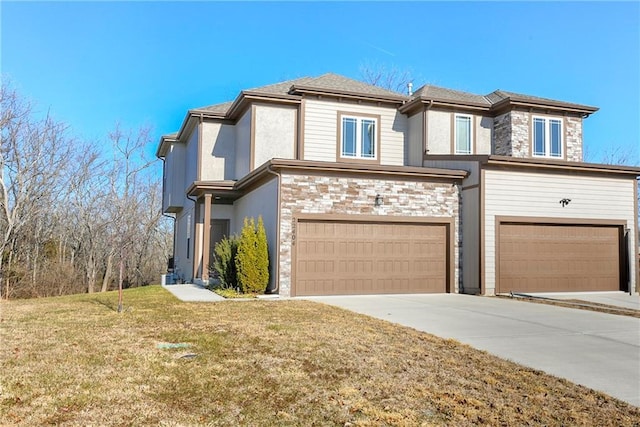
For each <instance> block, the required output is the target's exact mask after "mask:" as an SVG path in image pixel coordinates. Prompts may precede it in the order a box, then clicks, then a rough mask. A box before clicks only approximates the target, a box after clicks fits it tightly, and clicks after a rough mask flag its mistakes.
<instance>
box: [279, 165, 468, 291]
mask: <svg viewBox="0 0 640 427" xmlns="http://www.w3.org/2000/svg"><path fill="white" fill-rule="evenodd" d="M280 191H281V201H282V205H281V208H280V269H279V276H280V295H283V296H290V293H291V262H292V254H293V247H292V229H293V222H294V217H295V216H296V215H298V214H341V215H345V214H348V215H353V216H354V219H357V218H358V217H357V215H370V216H374V215H380V216H386V217H389V216H399V217H407V216H411V217H441V218H442V217H444V218H454V230H453V233H454V241H455V248H454V260H453V262H454V271H455V277H453V278H452V282H453V283H452V285H453V286H452V288H453V290H454V292H458V291H459V289H460V285H459V277H462V275H461V273H460V271H459V270H460V261H459V259H460V250H461V244H460V238H461V234H460V229H461V223H460V222H461V216H460V215H459V212H460V197H459V186H458V185H455V184H453V183H444V182H422V181H402V180H394V179H389V180H380V179H371V178H355V177H330V176H309V175H292V174H284V173H283V175H282V179H281V190H280ZM377 194H380V195H382V196H383V197H384V203H383V205H382V206H379V207H376V206H374V200H375V197H376V195H377Z"/></svg>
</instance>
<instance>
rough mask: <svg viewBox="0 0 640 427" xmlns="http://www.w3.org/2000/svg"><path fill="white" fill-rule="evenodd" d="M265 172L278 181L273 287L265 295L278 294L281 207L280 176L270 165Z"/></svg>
mask: <svg viewBox="0 0 640 427" xmlns="http://www.w3.org/2000/svg"><path fill="white" fill-rule="evenodd" d="M267 172H268V173H270V174H271V175H274V176H275V177H276V178H277V180H278V209H277V212H276V231H277V234H276V248H275V251H274V254H275V257H274V258H275V260H274V269H273V271H274V276H275V277H274V280H273V283H274V285H275V287H274V288H273V289H267V291H266V293H267V294H279V293H280V209H281V207H282V192H281V191H280V186H281V184H282V176H281V175H280V174H279V173H278V172H275V171H274V170H273V168H272V166H271V165H269V166H268V167H267Z"/></svg>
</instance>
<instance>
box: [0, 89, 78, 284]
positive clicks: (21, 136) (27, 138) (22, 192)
mask: <svg viewBox="0 0 640 427" xmlns="http://www.w3.org/2000/svg"><path fill="white" fill-rule="evenodd" d="M0 91H1V92H0V104H1V109H2V117H1V119H0V126H1V140H0V225H1V229H0V253H1V254H2V255H3V256H2V257H0V279H5V277H4V273H6V270H11V268H12V264H13V261H14V257H15V251H16V246H17V244H18V237H19V236H20V235H21V233H23V231H24V230H25V229H26V227H27V226H28V225H31V226H35V228H32V229H31V232H32V233H35V235H34V236H32V237H33V238H36V239H38V238H41V237H43V236H45V235H46V233H45V234H43V233H44V231H43V229H42V221H41V220H42V218H40V217H39V216H42V215H46V212H48V211H49V209H50V206H52V204H53V203H55V202H56V200H57V199H58V197H57V193H58V192H59V189H60V188H64V187H65V173H64V170H65V168H66V167H67V159H68V158H69V154H70V147H71V141H70V139H69V138H68V137H67V136H66V128H65V127H64V125H62V124H61V123H58V122H55V121H54V120H53V119H52V118H51V117H50V116H49V115H48V114H47V115H46V116H45V117H44V118H43V119H35V118H34V114H33V112H32V110H31V106H30V105H29V104H27V103H25V102H24V101H23V100H22V99H21V98H20V97H19V96H18V95H17V93H16V92H15V91H14V90H12V89H11V88H10V87H8V86H7V85H6V84H3V85H2V87H1V89H0ZM34 255H35V256H34V257H33V259H37V256H38V254H37V253H36V254H34ZM5 258H6V260H5ZM5 264H6V265H5ZM35 268H36V269H37V265H36V266H35ZM33 277H34V279H37V276H33ZM2 281H4V282H5V291H4V294H5V295H6V296H8V295H9V293H10V292H9V289H8V286H9V281H8V280H2Z"/></svg>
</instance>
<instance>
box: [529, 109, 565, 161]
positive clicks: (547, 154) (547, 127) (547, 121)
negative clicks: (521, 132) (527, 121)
mask: <svg viewBox="0 0 640 427" xmlns="http://www.w3.org/2000/svg"><path fill="white" fill-rule="evenodd" d="M536 119H540V120H544V154H536ZM552 120H557V121H558V122H560V155H559V156H554V155H552V154H551V121H552ZM531 155H532V156H533V157H538V158H545V159H563V158H564V120H563V119H562V117H552V116H531Z"/></svg>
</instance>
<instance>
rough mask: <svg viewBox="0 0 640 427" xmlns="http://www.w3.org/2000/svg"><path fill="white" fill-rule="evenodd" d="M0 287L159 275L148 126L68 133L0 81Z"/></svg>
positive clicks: (161, 239)
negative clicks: (96, 139) (96, 136)
mask: <svg viewBox="0 0 640 427" xmlns="http://www.w3.org/2000/svg"><path fill="white" fill-rule="evenodd" d="M0 96H1V99H0V104H1V105H0V107H1V109H0V129H1V140H0V254H1V256H0V295H1V296H2V298H28V297H42V296H54V295H63V294H70V293H79V292H97V291H107V290H110V289H115V288H117V287H118V285H119V284H122V285H123V287H125V288H126V287H132V286H141V285H145V284H149V283H152V282H158V281H159V274H160V273H161V272H162V271H164V270H165V268H166V262H167V257H168V256H169V253H170V252H171V250H172V249H171V229H170V227H171V223H170V222H169V220H167V219H166V218H164V217H163V216H162V214H161V197H162V193H161V192H162V188H161V187H162V186H161V182H160V179H159V177H158V173H157V168H158V164H157V163H156V162H157V160H151V159H148V158H146V157H145V149H146V148H147V147H148V144H150V143H151V142H152V141H151V140H150V132H149V129H146V128H143V129H140V130H136V131H133V130H123V129H121V128H120V127H119V126H116V127H115V129H114V130H113V131H112V132H110V133H109V135H108V136H107V138H106V140H107V141H106V142H101V143H100V145H99V144H97V143H90V142H86V141H81V140H79V139H78V138H74V137H73V136H72V135H70V134H69V132H68V129H67V128H66V127H65V125H64V124H62V123H60V122H57V121H55V120H54V119H52V117H51V116H50V115H48V114H47V115H45V116H44V117H41V115H39V114H37V113H36V112H35V111H34V110H33V107H32V105H31V104H30V103H29V102H28V101H26V100H25V99H24V98H23V97H22V96H21V95H20V94H19V93H18V92H17V91H16V90H15V89H14V88H13V87H11V86H10V85H7V84H6V83H5V82H2V86H1V94H0Z"/></svg>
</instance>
